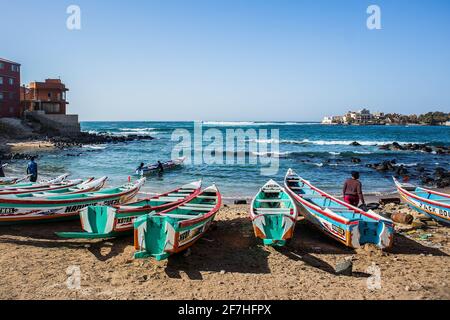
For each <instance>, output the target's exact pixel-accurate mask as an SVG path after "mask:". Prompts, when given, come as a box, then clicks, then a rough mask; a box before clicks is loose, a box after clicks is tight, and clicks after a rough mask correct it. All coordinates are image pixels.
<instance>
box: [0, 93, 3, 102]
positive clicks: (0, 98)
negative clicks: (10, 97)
mask: <svg viewBox="0 0 450 320" xmlns="http://www.w3.org/2000/svg"><path fill="white" fill-rule="evenodd" d="M0 100H3V92H0Z"/></svg>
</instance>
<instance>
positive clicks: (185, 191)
mask: <svg viewBox="0 0 450 320" xmlns="http://www.w3.org/2000/svg"><path fill="white" fill-rule="evenodd" d="M201 185H202V182H201V181H196V182H192V183H189V184H186V185H184V186H182V187H181V188H178V189H175V190H172V191H170V192H166V193H163V194H160V195H157V196H154V197H151V198H148V199H143V200H140V201H137V202H132V203H126V204H124V205H120V206H114V207H110V206H93V207H86V208H84V209H82V210H81V211H80V219H81V227H82V229H83V230H84V232H57V233H56V235H58V236H59V237H62V238H81V239H95V238H113V237H117V236H121V235H126V234H128V233H130V232H133V223H134V220H135V219H136V218H137V217H140V216H142V215H145V214H148V213H150V212H153V211H154V212H161V211H163V210H166V209H169V208H171V207H174V206H177V205H180V204H182V203H183V202H186V201H189V200H191V199H192V198H194V197H195V196H197V195H198V194H199V193H200V188H201Z"/></svg>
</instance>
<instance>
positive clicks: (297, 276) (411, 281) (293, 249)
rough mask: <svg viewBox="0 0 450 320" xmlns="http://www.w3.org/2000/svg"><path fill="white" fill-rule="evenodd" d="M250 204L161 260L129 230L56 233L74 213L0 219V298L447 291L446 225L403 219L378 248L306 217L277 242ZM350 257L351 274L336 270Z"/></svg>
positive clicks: (438, 295) (432, 295)
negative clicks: (254, 219) (98, 236)
mask: <svg viewBox="0 0 450 320" xmlns="http://www.w3.org/2000/svg"><path fill="white" fill-rule="evenodd" d="M248 210H249V207H248V206H247V205H240V206H235V205H231V206H228V205H227V206H226V207H224V208H222V209H221V210H220V211H219V213H218V215H217V218H216V223H215V225H214V226H213V228H212V229H210V230H209V231H208V233H207V234H206V235H205V236H204V237H203V238H202V239H201V240H199V241H198V242H197V243H196V244H195V245H194V246H193V247H192V248H191V250H190V251H188V252H185V253H182V254H178V255H175V256H172V257H170V258H169V259H168V260H167V261H160V262H157V261H154V260H152V259H146V260H134V259H133V252H134V248H133V238H132V237H123V238H119V239H112V240H62V239H59V238H57V237H56V236H55V235H54V234H53V232H55V231H76V230H79V222H77V221H74V222H67V223H56V224H42V225H28V226H10V227H0V250H1V252H2V254H1V255H0V299H27V300H28V299H388V300H390V299H419V300H421V299H450V289H449V285H448V281H449V280H448V279H449V278H450V263H449V262H450V260H449V256H448V255H449V254H450V248H449V245H448V237H449V229H448V228H445V227H442V226H438V225H437V224H435V223H433V222H427V225H426V226H425V227H424V228H422V229H414V228H413V227H411V226H399V227H397V229H398V230H399V233H398V234H396V236H395V242H394V247H393V249H391V250H390V251H389V252H382V251H380V250H378V249H376V248H373V247H370V246H366V247H364V248H361V249H358V250H351V249H347V248H345V247H344V246H342V245H340V244H339V243H337V242H335V241H334V240H331V239H329V238H328V237H326V236H324V235H322V234H321V233H320V232H318V231H316V229H314V228H313V227H311V226H310V225H309V224H308V223H307V222H305V221H300V222H299V223H298V227H297V228H296V233H295V238H294V240H293V241H292V242H291V243H290V244H289V245H288V246H287V247H285V248H280V249H275V248H267V247H264V246H262V245H261V242H260V241H259V240H258V239H256V238H255V237H254V235H253V231H252V227H251V222H250V220H249V219H248ZM388 210H390V211H396V210H403V211H408V212H409V211H410V210H409V209H407V208H406V207H405V206H403V205H401V206H395V205H389V206H388V207H387V208H386V211H388ZM411 212H412V211H411ZM345 259H352V261H353V274H352V276H338V275H336V274H335V273H334V267H335V265H336V263H337V262H340V261H343V260H345ZM374 267H375V268H374ZM78 268H79V269H78ZM76 270H80V275H81V277H80V279H81V282H80V287H79V288H77V285H76V284H77V283H76V282H73V281H71V279H73V278H71V277H70V274H73V272H74V271H75V273H76ZM378 271H379V274H378ZM378 275H379V276H378ZM68 279H69V280H68ZM377 279H380V281H381V282H379V283H380V286H378V285H377V283H378V282H376V281H377ZM68 282H69V284H70V283H72V284H73V285H72V286H69V287H68V285H67V284H68Z"/></svg>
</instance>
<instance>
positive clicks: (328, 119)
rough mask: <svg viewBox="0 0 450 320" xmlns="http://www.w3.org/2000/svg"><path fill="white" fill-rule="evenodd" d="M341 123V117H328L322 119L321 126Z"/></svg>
mask: <svg viewBox="0 0 450 320" xmlns="http://www.w3.org/2000/svg"><path fill="white" fill-rule="evenodd" d="M342 122H343V117H341V116H330V117H324V118H323V120H322V124H341V123H342Z"/></svg>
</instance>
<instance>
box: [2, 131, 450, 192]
mask: <svg viewBox="0 0 450 320" xmlns="http://www.w3.org/2000/svg"><path fill="white" fill-rule="evenodd" d="M81 126H82V130H83V131H87V132H93V133H94V132H95V133H107V134H113V135H130V134H140V135H151V136H152V137H154V138H155V139H154V140H151V141H133V142H129V143H120V144H107V145H87V146H84V147H83V148H76V149H70V150H55V151H52V152H46V153H43V154H42V158H40V159H39V169H40V172H41V174H43V175H44V176H56V175H58V174H61V173H64V172H69V173H70V174H71V176H72V177H89V176H96V177H99V176H104V175H106V176H108V177H109V179H108V181H109V185H111V186H112V185H120V184H122V183H124V182H125V181H127V179H128V177H129V176H132V178H133V179H134V176H133V174H134V170H135V168H136V167H137V166H138V165H139V163H140V162H145V163H154V162H156V161H157V160H161V161H165V160H168V159H170V158H171V153H172V150H173V148H174V147H175V146H176V145H177V144H179V141H172V140H171V138H172V134H173V132H174V130H177V129H178V130H180V129H182V130H186V132H189V133H191V134H192V135H193V132H194V123H192V122H82V124H81ZM202 126H203V132H205V131H206V130H208V129H216V130H219V131H216V132H220V133H222V134H223V136H224V140H225V137H226V133H227V130H232V129H239V128H240V129H243V130H249V129H254V130H255V132H256V133H258V136H257V138H256V139H254V140H255V141H256V142H259V143H261V142H264V143H269V144H268V150H269V151H270V150H271V149H270V146H272V145H274V144H277V145H278V147H279V150H278V151H277V152H276V153H270V152H267V150H257V151H256V154H257V155H259V156H261V157H262V158H260V159H259V160H260V161H258V163H257V164H249V163H248V161H245V163H244V164H240V165H237V164H233V165H227V164H209V165H208V164H205V163H200V164H186V165H185V166H183V167H182V168H180V169H177V170H173V171H167V172H166V173H165V174H164V175H163V176H162V177H150V178H149V179H148V181H147V183H146V186H145V188H144V191H146V192H149V193H156V192H162V191H165V190H170V189H172V188H175V187H177V186H179V185H180V184H182V183H186V182H190V181H193V180H196V179H200V178H202V179H203V180H204V183H205V184H210V183H216V184H217V185H218V187H219V188H220V190H221V191H222V193H223V195H224V197H226V198H236V197H249V196H252V195H254V194H255V193H256V192H257V190H258V188H259V187H261V185H262V184H264V183H265V182H266V181H267V180H268V179H270V178H272V179H274V180H276V181H279V182H282V181H283V177H284V175H285V173H286V170H287V169H288V168H294V169H295V170H296V171H297V172H298V173H299V174H301V175H302V176H303V177H304V178H306V179H308V180H310V181H311V182H313V183H314V184H316V185H317V186H318V187H320V188H323V189H324V190H326V191H329V192H331V193H334V194H339V193H340V190H341V186H342V184H343V182H344V180H345V179H346V178H348V177H349V175H350V173H351V171H353V170H357V171H359V172H360V173H361V181H362V182H363V188H364V192H365V193H370V194H379V193H389V192H392V191H394V189H395V188H394V185H393V182H392V179H391V176H392V172H388V173H379V172H377V171H375V170H373V169H370V168H367V167H366V165H367V164H370V163H378V162H381V161H384V160H392V159H395V160H396V161H397V163H399V164H404V165H405V167H407V168H408V167H410V168H412V167H414V166H415V165H421V166H424V167H425V168H426V169H427V170H430V171H431V170H434V168H436V167H444V168H446V169H449V168H450V163H449V161H450V156H448V155H437V154H427V153H423V152H412V151H398V152H394V151H383V150H379V148H378V146H379V145H381V144H385V143H392V142H394V141H397V142H399V143H428V144H433V145H447V146H448V145H450V127H422V126H325V125H321V124H317V123H295V122H284V123H271V122H259V123H258V122H203V123H202ZM261 129H265V130H268V132H269V134H268V136H267V137H264V136H261V135H259V133H261V132H264V130H263V131H260V130H261ZM271 129H277V130H278V132H279V137H277V138H276V139H274V138H273V137H271V136H270V132H271V131H270V130H271ZM255 141H252V142H255ZM353 141H357V142H359V143H360V144H361V146H350V143H352V142H353ZM199 143H200V144H201V145H202V146H203V147H205V146H207V145H209V144H210V143H211V142H208V141H203V142H202V141H200V142H198V141H193V142H192V146H193V149H194V150H199V147H201V146H200V145H199ZM257 145H258V144H257ZM223 148H224V150H223V155H224V156H226V155H228V156H230V155H233V157H236V159H237V158H238V157H241V158H242V157H244V160H246V159H248V156H249V153H248V152H235V151H236V150H234V149H229V146H227V145H223ZM216 155H217V153H216ZM269 155H270V156H271V158H269ZM245 157H247V158H245ZM352 157H357V158H360V159H361V163H352V161H351V158H352ZM241 160H242V159H241ZM264 160H265V161H270V160H272V161H274V162H278V164H279V170H278V171H277V173H276V174H275V175H273V176H270V177H268V176H264V175H261V168H262V167H264V165H263V164H261V163H260V162H261V161H264ZM264 163H266V162H264ZM25 166H26V161H15V162H14V163H12V164H11V166H10V167H9V168H8V170H10V171H9V173H12V174H19V173H20V172H21V170H24V168H25ZM412 182H417V181H415V180H414V179H413V180H412Z"/></svg>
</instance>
